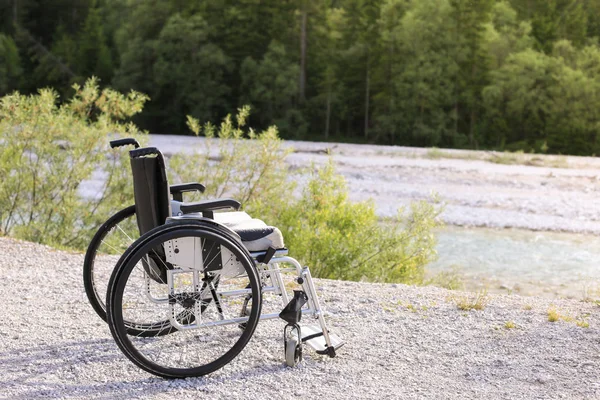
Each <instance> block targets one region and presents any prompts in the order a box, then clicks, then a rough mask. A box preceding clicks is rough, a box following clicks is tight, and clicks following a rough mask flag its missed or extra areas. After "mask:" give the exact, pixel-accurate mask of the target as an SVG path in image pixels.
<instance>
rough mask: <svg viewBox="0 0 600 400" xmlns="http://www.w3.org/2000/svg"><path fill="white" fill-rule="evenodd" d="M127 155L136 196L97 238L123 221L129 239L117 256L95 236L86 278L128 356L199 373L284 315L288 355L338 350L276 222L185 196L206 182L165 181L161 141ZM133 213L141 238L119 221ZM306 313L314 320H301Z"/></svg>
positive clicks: (145, 364) (171, 373) (164, 372)
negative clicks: (103, 266)
mask: <svg viewBox="0 0 600 400" xmlns="http://www.w3.org/2000/svg"><path fill="white" fill-rule="evenodd" d="M121 143H124V144H133V145H135V143H132V142H131V141H130V139H124V142H121ZM129 155H130V161H131V168H132V174H133V182H134V185H133V188H134V199H135V205H134V206H131V207H128V208H126V209H124V210H122V211H121V212H120V213H117V214H115V216H113V217H111V219H109V220H108V221H107V222H106V223H105V224H104V225H103V227H101V228H100V230H99V231H98V233H97V234H96V236H95V237H94V238H95V239H97V238H100V237H105V236H106V232H110V231H115V230H116V231H123V236H124V237H127V238H128V241H129V242H131V244H129V245H128V246H127V247H126V249H125V250H124V251H123V252H122V254H121V255H120V257H119V258H118V260H116V262H115V258H116V257H117V256H119V253H120V252H121V250H122V248H115V247H114V246H112V245H110V244H109V245H108V247H109V248H110V247H112V249H111V250H113V253H116V254H113V255H112V256H110V255H109V256H104V255H102V256H100V255H99V253H100V252H99V251H98V248H97V247H96V248H94V246H92V245H93V244H94V242H96V243H103V242H105V241H106V240H104V239H98V240H96V241H94V240H92V243H91V244H90V249H88V253H87V254H86V261H90V260H92V261H91V264H88V271H87V272H88V274H87V278H85V279H87V280H88V283H87V284H86V292H87V293H88V297H90V302H91V303H93V302H96V304H95V305H94V304H92V305H93V306H94V309H95V310H96V312H97V313H98V314H99V315H100V316H101V317H103V318H104V319H105V320H106V321H107V322H108V325H109V327H110V331H111V334H112V336H113V338H114V339H115V341H116V343H117V345H118V347H119V348H120V349H121V351H122V352H123V353H124V354H125V356H126V357H128V358H129V359H130V360H131V361H132V362H133V363H134V364H136V365H137V366H138V367H140V368H142V369H143V370H145V371H148V372H150V373H152V374H155V375H158V376H162V377H165V378H185V377H193V376H202V375H205V374H208V373H211V372H214V371H216V370H218V369H219V368H221V367H223V366H224V365H226V364H228V363H229V362H231V361H232V360H233V359H234V358H235V357H236V356H238V354H239V353H240V352H241V351H242V350H243V349H244V347H245V346H246V345H247V344H248V341H249V340H250V338H251V337H252V335H253V333H254V331H255V328H256V326H257V324H258V321H259V320H263V319H278V318H280V319H283V320H284V321H285V323H286V324H285V326H284V329H283V339H284V340H283V341H284V346H283V347H284V358H285V363H286V365H288V366H295V365H296V364H297V363H298V362H299V361H301V359H302V345H303V344H308V345H309V346H310V347H311V348H313V349H314V350H315V351H316V353H318V354H324V355H328V356H329V357H335V355H336V350H337V349H339V348H340V347H341V346H342V345H343V341H342V340H341V339H340V338H339V337H338V336H336V335H334V334H332V333H330V331H329V330H328V328H327V325H326V322H325V319H324V316H323V311H322V309H321V306H320V303H319V299H318V296H317V292H316V289H315V286H314V283H313V280H312V276H311V273H310V270H309V268H308V267H303V266H301V265H300V263H299V262H298V261H296V260H295V259H293V258H292V257H289V256H288V250H287V249H286V248H285V246H284V242H283V236H282V234H281V232H280V231H279V229H277V228H276V227H272V226H267V225H266V224H265V223H264V222H263V221H261V220H259V219H255V218H252V217H251V216H250V215H248V214H247V213H245V212H243V211H239V208H240V203H239V202H237V201H235V200H233V199H216V200H203V201H197V202H192V203H184V202H182V201H181V200H182V193H184V192H186V191H200V192H201V191H203V186H202V185H200V184H185V185H179V186H178V185H174V186H169V184H168V181H167V177H166V171H165V162H164V157H163V155H162V153H161V152H160V151H159V150H158V149H156V148H153V147H147V148H139V147H138V146H136V148H135V149H134V150H131V151H130V152H129ZM169 194H172V195H173V199H170V198H169ZM225 210H233V211H229V212H224V211H225ZM134 219H135V224H136V225H137V229H138V232H137V234H138V235H139V238H137V239H135V240H133V239H134V237H132V235H133V234H135V233H131V232H132V231H131V230H130V231H129V232H130V233H128V232H127V231H126V229H132V227H131V226H129V227H126V229H123V227H121V226H120V225H119V224H115V221H121V223H122V222H125V221H129V222H130V225H133V222H132V221H133V220H134ZM111 227H112V228H111ZM103 235H104V236H103ZM123 247H125V246H123ZM101 258H106V260H108V261H106V262H107V264H108V265H112V273H111V276H110V279H109V281H108V284H107V285H106V301H105V302H104V303H102V302H101V300H100V301H99V300H98V298H99V297H100V293H99V287H100V286H101V285H99V282H98V281H99V279H98V277H97V276H95V275H94V274H89V272H90V271H93V270H94V268H96V267H97V265H98V264H99V260H100V259H101ZM113 262H114V263H113ZM90 265H92V267H91V268H90ZM84 275H86V273H85V272H84ZM88 289H91V290H88ZM92 299H94V300H92ZM303 316H304V317H305V320H306V319H309V318H310V319H312V320H314V321H315V324H314V325H305V324H304V323H303V324H302V325H300V321H301V318H302V317H303Z"/></svg>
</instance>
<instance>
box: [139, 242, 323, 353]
mask: <svg viewBox="0 0 600 400" xmlns="http://www.w3.org/2000/svg"><path fill="white" fill-rule="evenodd" d="M285 254H287V251H286V252H285ZM279 264H291V265H293V266H294V268H280V266H279ZM256 268H262V271H263V272H265V273H266V274H267V275H268V276H269V278H270V280H271V283H272V286H266V287H261V291H262V292H275V294H280V295H281V298H282V302H283V306H284V307H285V306H286V305H287V303H288V302H289V296H288V294H287V291H286V289H285V285H284V283H283V279H282V277H281V273H282V272H296V273H297V274H298V278H302V284H301V286H302V289H303V290H304V292H305V293H307V295H308V308H305V309H302V315H312V316H314V317H315V318H316V319H318V321H319V325H320V326H321V330H322V332H323V337H324V339H325V343H326V344H327V346H328V347H331V338H330V337H329V330H328V329H327V324H326V323H325V319H324V317H323V311H322V310H321V305H320V303H319V298H318V297H317V291H316V289H315V285H314V282H313V280H312V275H311V273H310V270H309V268H308V267H302V265H300V263H299V262H298V261H297V260H296V259H294V258H292V257H289V256H286V255H283V256H276V257H273V258H272V259H271V260H270V261H269V263H268V264H258V265H257V266H256ZM179 273H192V275H193V284H194V289H195V290H196V291H198V292H200V290H201V288H200V287H199V286H200V279H199V275H198V274H199V271H198V270H197V269H174V270H168V271H167V284H168V286H169V294H170V295H171V296H174V295H175V291H174V288H173V276H174V275H175V274H179ZM145 279H146V296H147V297H148V299H150V300H151V301H152V302H154V303H159V304H160V303H168V302H169V298H168V297H167V298H155V297H153V296H152V294H151V293H150V283H151V282H150V277H149V276H148V274H147V273H145ZM251 292H252V290H251V289H240V290H231V291H227V292H221V293H217V294H218V296H219V297H229V296H240V295H244V294H250V293H251ZM201 304H202V302H201V301H199V302H196V304H195V305H194V314H195V316H196V318H195V321H201V318H202V311H201ZM169 311H170V312H169V321H170V322H171V324H172V325H173V327H175V328H176V329H178V330H190V329H197V328H204V327H209V326H219V325H228V324H240V323H244V322H246V321H248V317H247V316H245V317H237V318H229V319H223V320H220V321H211V322H204V323H198V322H194V323H193V324H186V325H182V324H180V323H179V322H178V321H177V318H176V317H177V313H176V312H175V304H170V307H169ZM278 317H279V313H271V314H261V316H260V320H268V319H276V318H278Z"/></svg>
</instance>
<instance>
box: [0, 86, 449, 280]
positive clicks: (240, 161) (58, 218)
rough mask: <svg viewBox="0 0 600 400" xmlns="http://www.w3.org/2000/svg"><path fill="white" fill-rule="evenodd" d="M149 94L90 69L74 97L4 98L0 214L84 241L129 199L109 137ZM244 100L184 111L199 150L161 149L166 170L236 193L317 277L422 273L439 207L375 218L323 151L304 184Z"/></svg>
mask: <svg viewBox="0 0 600 400" xmlns="http://www.w3.org/2000/svg"><path fill="white" fill-rule="evenodd" d="M146 99H147V98H146V96H144V95H142V94H139V93H136V92H131V93H130V94H128V95H122V94H119V93H117V92H115V91H113V90H110V89H105V90H102V91H100V90H99V89H98V86H97V82H96V81H95V80H93V79H92V80H90V81H88V82H87V83H86V84H85V85H84V86H83V87H78V86H75V95H74V97H73V99H71V100H70V101H67V102H65V103H64V104H63V105H58V104H57V95H56V93H54V92H53V91H52V90H41V91H40V92H39V94H37V95H32V96H23V95H20V94H18V93H15V94H12V95H9V96H6V97H4V98H2V99H1V100H0V143H2V147H1V148H0V178H1V179H0V224H1V225H0V226H1V229H2V232H3V233H4V234H7V235H12V236H16V237H19V238H22V239H26V240H31V241H35V242H40V243H46V244H51V245H55V246H60V247H70V248H77V249H85V248H86V247H87V244H88V243H89V240H90V237H91V235H93V233H94V232H95V230H96V229H97V227H98V226H99V224H101V223H102V222H103V221H104V220H106V219H107V218H108V217H109V216H110V215H111V214H112V213H114V212H115V211H117V210H119V209H121V208H123V207H125V206H127V205H129V204H131V203H132V201H133V194H132V190H131V172H130V168H129V161H128V159H127V157H126V155H127V152H126V151H110V150H109V149H108V140H109V139H110V138H112V137H114V136H115V133H117V132H118V133H119V134H120V136H134V137H137V138H138V139H139V140H141V141H142V142H144V141H145V138H144V134H143V133H142V132H140V131H139V130H138V129H137V128H136V127H135V126H134V125H133V124H130V123H129V124H127V123H123V122H122V121H123V120H124V119H127V118H129V117H131V116H132V115H134V114H135V113H137V112H139V111H141V109H142V106H143V103H144V102H145V101H146ZM248 113H249V108H248V107H243V108H241V109H240V110H238V114H237V116H236V117H235V118H232V117H231V116H227V117H226V118H225V119H224V120H223V122H222V123H221V124H220V125H218V126H214V125H211V124H205V125H203V126H201V125H200V123H199V122H198V121H197V120H195V119H193V118H188V126H189V127H190V129H191V130H192V131H193V132H194V133H195V134H196V135H203V136H204V138H203V139H202V140H201V139H199V140H198V142H199V146H198V148H197V151H196V152H194V153H192V154H175V155H173V156H172V157H170V158H169V159H168V172H169V175H170V178H171V179H170V180H171V181H172V182H187V181H199V182H202V183H204V184H205V185H206V187H207V190H206V193H204V194H203V195H202V197H203V198H216V197H224V196H227V197H234V198H236V199H238V200H240V201H241V202H242V203H243V205H244V209H245V210H247V211H248V212H249V213H250V214H252V215H256V216H258V217H260V218H261V219H264V220H265V222H267V223H269V224H272V225H275V226H278V227H279V228H280V229H281V230H282V232H283V234H284V237H285V241H286V245H287V246H288V248H290V251H291V254H293V255H294V256H295V257H296V258H298V259H299V260H300V261H301V262H302V263H304V264H306V265H309V266H310V267H311V270H312V271H313V274H314V275H315V276H317V277H324V278H334V279H349V280H368V281H377V282H407V283H422V282H423V275H424V266H425V265H426V264H427V263H428V262H429V261H431V260H432V259H433V258H434V257H435V250H434V246H435V237H434V235H433V233H432V229H433V228H434V227H436V226H437V225H438V222H437V219H436V217H437V215H438V212H439V210H438V208H437V207H436V206H434V205H432V204H429V203H425V202H419V203H414V204H412V205H411V206H410V210H409V211H408V212H405V211H403V210H401V211H399V213H398V218H397V219H395V220H393V221H387V222H384V223H382V222H381V221H379V220H378V218H377V215H376V214H375V208H374V205H373V203H372V202H358V203H355V202H351V201H350V200H349V199H348V189H347V187H346V183H345V180H344V178H343V177H342V176H341V175H340V174H338V173H336V171H335V169H334V167H333V164H332V163H330V164H328V165H326V166H325V167H323V168H320V169H314V168H313V169H312V170H311V172H310V173H309V179H308V182H307V183H306V185H305V186H304V187H303V191H302V194H301V196H299V197H298V196H295V195H294V192H295V188H296V185H295V183H294V181H295V180H296V179H297V178H298V176H296V175H295V174H293V173H290V171H289V170H288V166H287V165H286V164H285V158H286V156H287V154H288V153H289V150H286V149H285V148H284V147H283V146H282V141H281V140H280V139H279V137H278V133H277V129H276V128H275V127H270V128H268V129H266V130H264V131H261V132H255V131H253V130H252V129H248V128H246V119H247V117H248ZM98 171H100V172H103V173H104V174H105V178H106V179H105V184H104V186H103V187H102V189H101V190H100V191H99V193H97V194H96V196H93V197H90V196H87V197H83V196H81V192H80V188H81V184H82V182H84V181H85V180H88V179H90V178H91V177H92V174H94V173H98Z"/></svg>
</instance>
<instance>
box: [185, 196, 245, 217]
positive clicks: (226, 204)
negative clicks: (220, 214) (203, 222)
mask: <svg viewBox="0 0 600 400" xmlns="http://www.w3.org/2000/svg"><path fill="white" fill-rule="evenodd" d="M241 206H242V205H241V203H240V202H239V201H237V200H233V199H215V200H203V201H197V202H194V203H183V204H181V208H180V210H181V212H182V213H184V214H189V213H195V212H201V213H202V215H203V216H204V217H206V218H213V211H215V210H223V209H225V208H233V209H234V210H239V209H240V207H241Z"/></svg>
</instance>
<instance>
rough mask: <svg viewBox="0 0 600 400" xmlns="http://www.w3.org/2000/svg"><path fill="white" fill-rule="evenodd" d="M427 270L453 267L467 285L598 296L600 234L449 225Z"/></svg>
mask: <svg viewBox="0 0 600 400" xmlns="http://www.w3.org/2000/svg"><path fill="white" fill-rule="evenodd" d="M438 241H439V243H438V246H437V250H438V256H439V258H438V260H437V261H436V262H434V263H432V264H430V265H429V266H428V270H429V272H430V274H436V273H439V272H442V271H448V270H451V269H452V268H453V267H457V272H458V274H460V275H462V276H463V277H464V278H465V281H466V282H465V286H466V287H465V288H466V289H470V290H475V289H478V288H482V287H486V288H487V289H488V290H489V291H490V292H503V293H507V292H508V293H517V294H523V295H537V296H540V295H541V296H546V297H572V298H585V297H591V298H594V299H597V298H600V237H597V236H594V235H584V234H573V233H556V232H533V231H526V230H516V229H505V230H498V229H487V228H459V227H447V228H445V229H444V230H442V231H440V232H438Z"/></svg>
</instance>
